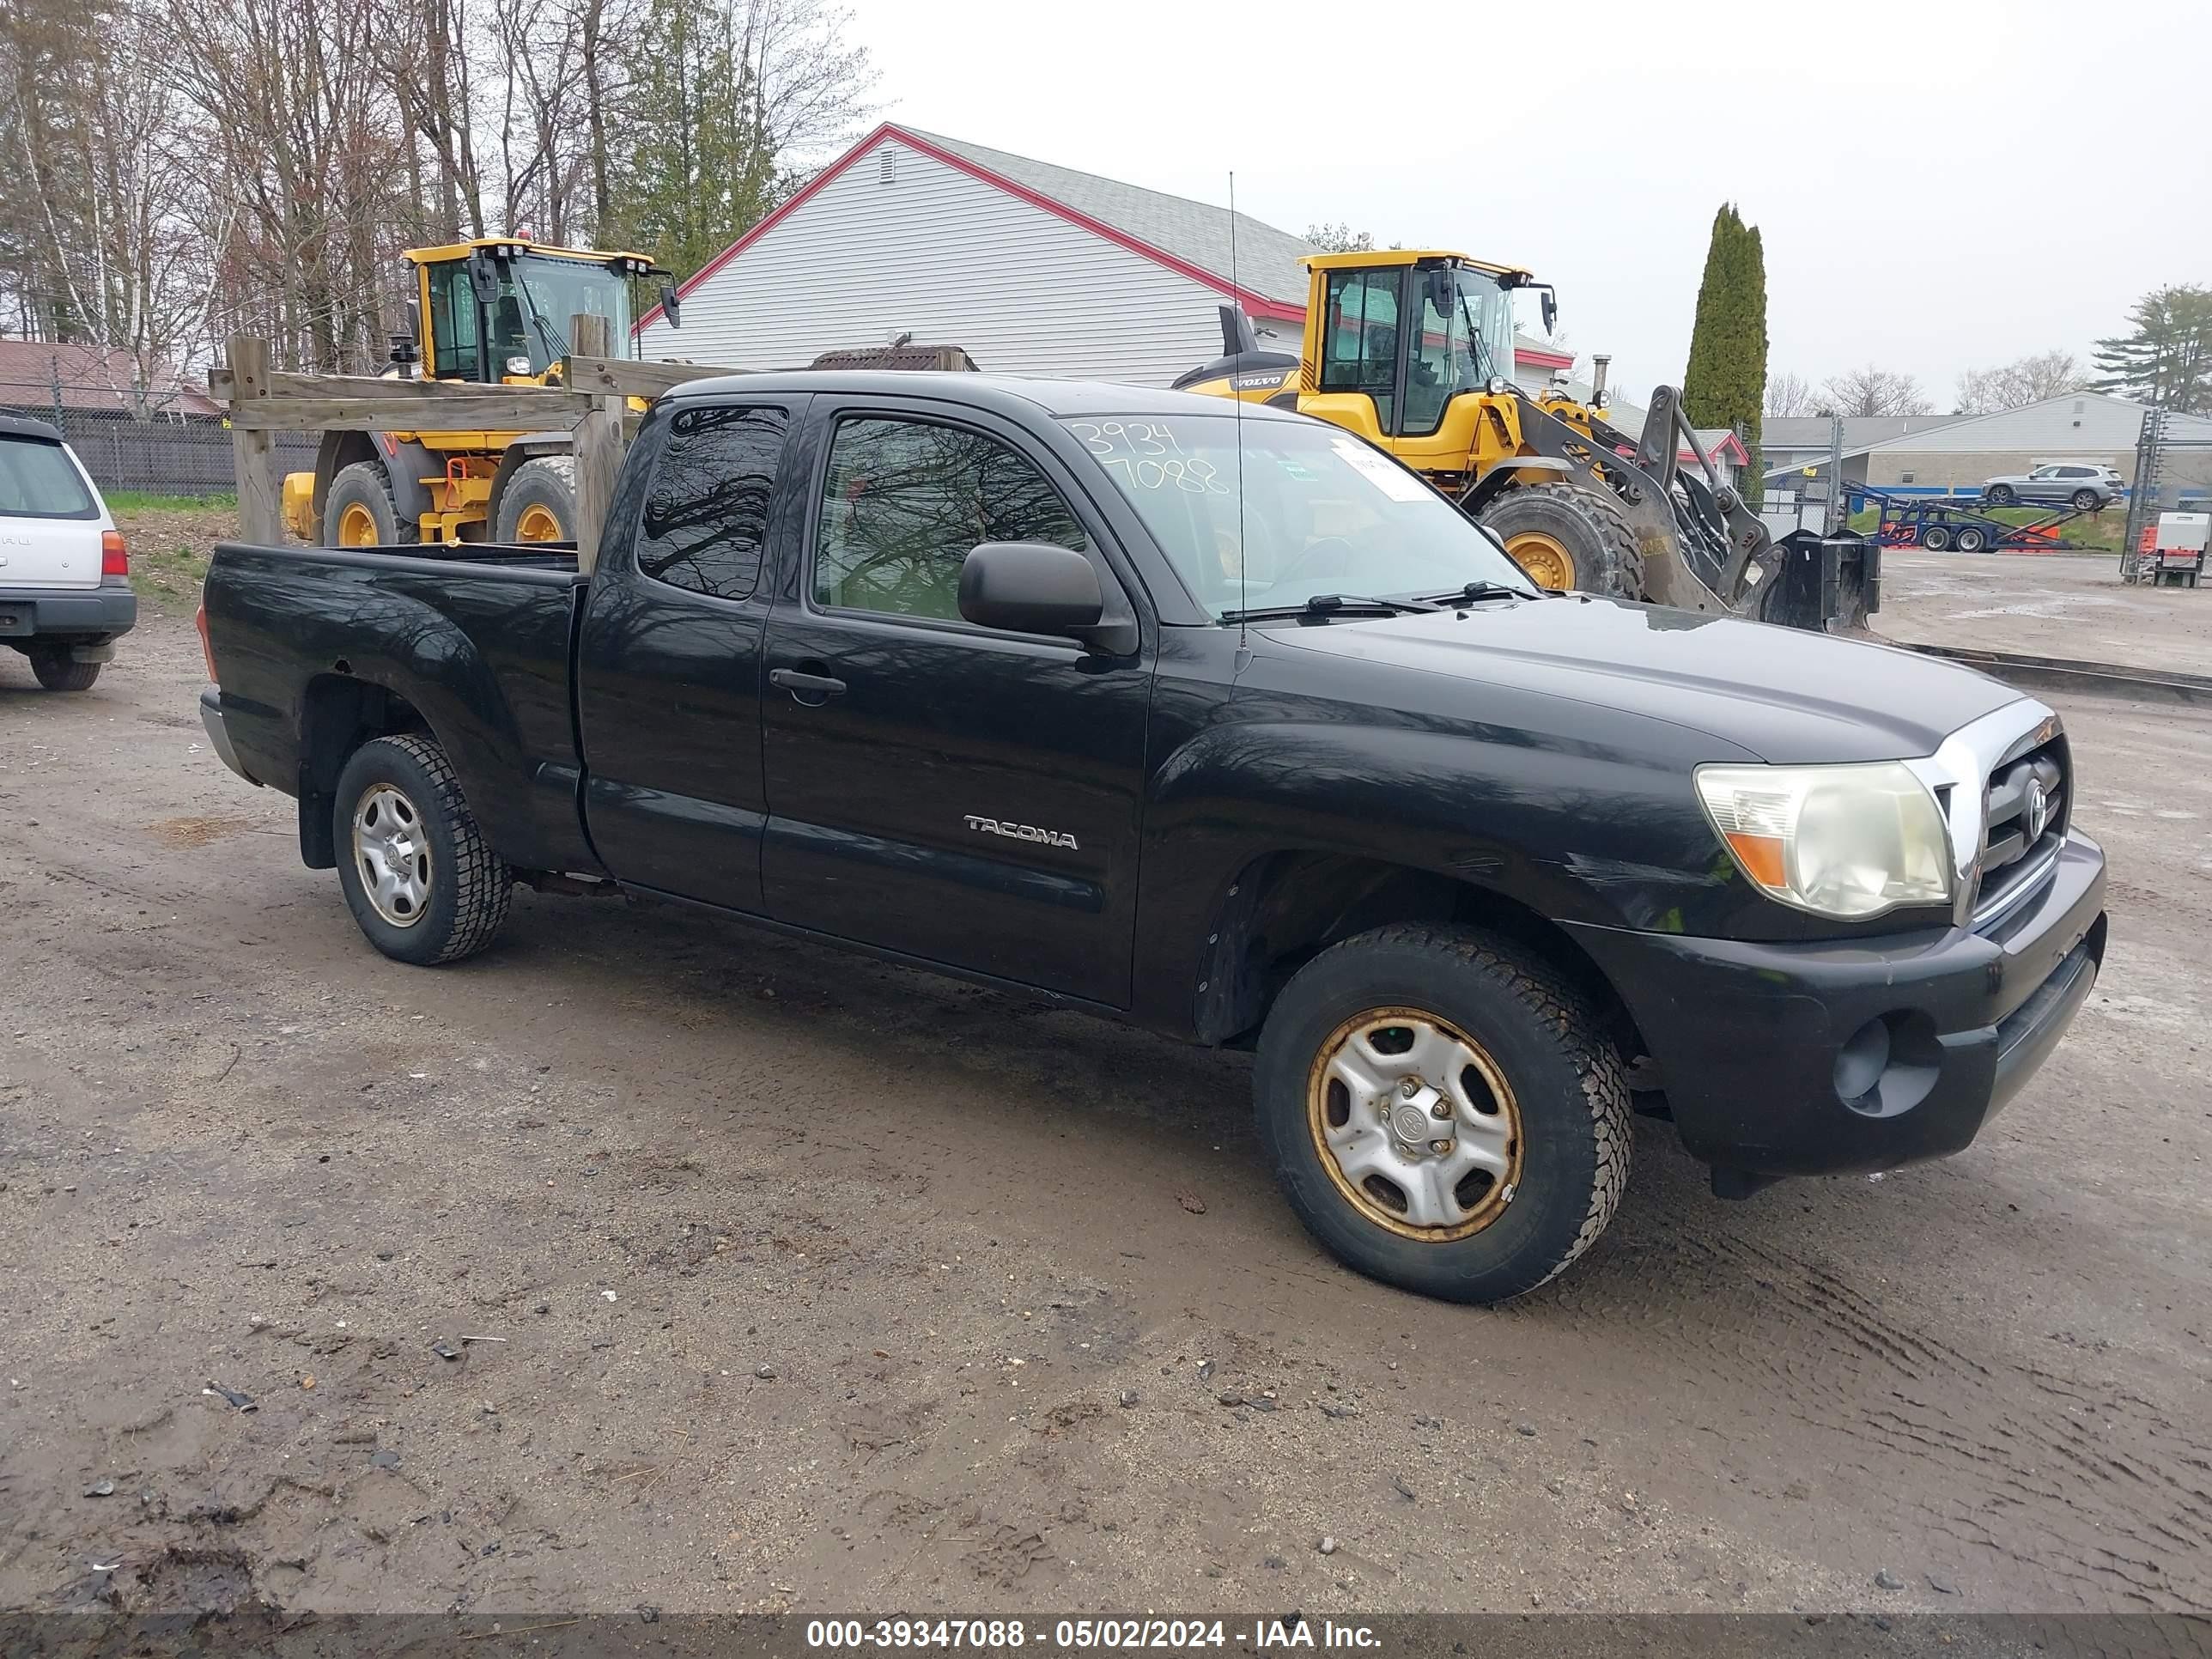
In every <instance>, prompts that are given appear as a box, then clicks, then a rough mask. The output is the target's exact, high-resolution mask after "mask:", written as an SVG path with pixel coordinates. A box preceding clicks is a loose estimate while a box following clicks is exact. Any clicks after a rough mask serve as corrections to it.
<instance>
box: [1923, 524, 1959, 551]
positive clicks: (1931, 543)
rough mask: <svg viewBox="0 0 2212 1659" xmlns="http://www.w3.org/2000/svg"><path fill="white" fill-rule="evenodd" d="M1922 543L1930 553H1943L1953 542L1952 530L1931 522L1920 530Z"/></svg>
mask: <svg viewBox="0 0 2212 1659" xmlns="http://www.w3.org/2000/svg"><path fill="white" fill-rule="evenodd" d="M1920 544H1921V546H1923V547H1924V548H1926V549H1927V550H1929V552H1930V553H1941V552H1942V550H1944V549H1945V548H1947V547H1948V546H1950V544H1951V532H1950V530H1949V529H1948V527H1947V526H1943V525H1940V524H1931V525H1929V526H1928V527H1927V528H1926V529H1924V530H1923V531H1922V532H1920Z"/></svg>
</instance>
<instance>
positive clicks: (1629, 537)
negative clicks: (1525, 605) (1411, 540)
mask: <svg viewBox="0 0 2212 1659" xmlns="http://www.w3.org/2000/svg"><path fill="white" fill-rule="evenodd" d="M1475 520H1476V522H1477V523H1479V524H1480V525H1482V526H1485V527H1486V528H1487V529H1488V530H1490V532H1492V534H1494V535H1495V536H1496V537H1497V538H1498V540H1500V541H1502V542H1504V544H1505V550H1506V551H1507V552H1508V553H1510V554H1511V555H1512V556H1513V560H1514V562H1515V563H1516V564H1518V565H1519V566H1520V567H1521V568H1522V569H1523V570H1525V571H1527V572H1528V576H1529V579H1530V580H1532V581H1534V582H1535V583H1536V585H1537V586H1540V587H1547V588H1551V589H1553V590H1554V591H1555V592H1567V591H1568V590H1570V589H1571V590H1573V591H1575V592H1583V593H1604V594H1609V595H1611V596H1613V598H1616V599H1642V598H1643V597H1644V555H1643V553H1642V552H1641V551H1640V550H1638V547H1637V544H1636V532H1635V531H1634V530H1633V529H1632V528H1631V527H1630V526H1629V523H1628V520H1627V519H1626V517H1625V516H1623V514H1622V513H1621V511H1620V508H1619V507H1616V506H1614V505H1613V501H1611V500H1610V499H1609V498H1608V497H1607V496H1604V495H1599V494H1597V493H1596V492H1595V491H1594V490H1589V489H1583V487H1582V486H1581V485H1580V484H1572V483H1542V484H1522V485H1519V486H1516V488H1514V489H1509V490H1507V491H1506V492H1505V493H1504V495H1500V496H1498V498H1497V499H1496V500H1494V501H1492V502H1490V504H1489V505H1488V506H1486V507H1484V508H1483V509H1482V510H1481V512H1480V513H1477V514H1476V515H1475Z"/></svg>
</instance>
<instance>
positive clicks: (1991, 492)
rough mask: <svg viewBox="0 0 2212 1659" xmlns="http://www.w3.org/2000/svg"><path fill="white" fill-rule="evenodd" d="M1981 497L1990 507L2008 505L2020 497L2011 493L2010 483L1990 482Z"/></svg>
mask: <svg viewBox="0 0 2212 1659" xmlns="http://www.w3.org/2000/svg"><path fill="white" fill-rule="evenodd" d="M1982 499H1983V501H1986V502H1987V503H1988V504H1989V505H1990V506H1991V507H2010V506H2011V505H2012V504H2013V503H2014V502H2015V501H2018V500H2019V499H2020V498H2019V497H2018V496H2016V495H2014V494H2013V493H2012V486H2011V485H2010V484H1991V485H1990V487H1989V488H1988V489H1984V491H1983V492H1982Z"/></svg>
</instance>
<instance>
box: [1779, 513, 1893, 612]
mask: <svg viewBox="0 0 2212 1659" xmlns="http://www.w3.org/2000/svg"><path fill="white" fill-rule="evenodd" d="M1774 548H1775V551H1777V552H1778V553H1779V554H1780V555H1781V556H1782V562H1781V564H1780V567H1779V568H1778V569H1777V570H1776V571H1775V574H1774V576H1773V579H1772V580H1771V581H1770V582H1769V583H1768V584H1767V586H1766V588H1765V593H1764V594H1763V595H1762V597H1761V600H1760V605H1759V620H1760V621H1761V622H1767V623H1780V624H1781V625H1782V626H1783V627H1784V628H1805V629H1811V630H1813V631H1814V633H1826V634H1864V633H1865V632H1866V631H1867V618H1868V617H1870V616H1871V615H1873V614H1874V612H1875V611H1879V610H1880V609H1881V543H1880V542H1877V541H1876V540H1875V539H1874V538H1872V537H1871V536H1861V535H1857V534H1856V533H1854V532H1849V531H1846V532H1843V533H1841V534H1839V535H1834V536H1823V535H1822V534H1821V533H1820V532H1819V531H1817V530H1796V531H1792V532H1790V534H1789V535H1787V536H1784V538H1782V539H1781V540H1780V541H1778V542H1777V543H1775V544H1774Z"/></svg>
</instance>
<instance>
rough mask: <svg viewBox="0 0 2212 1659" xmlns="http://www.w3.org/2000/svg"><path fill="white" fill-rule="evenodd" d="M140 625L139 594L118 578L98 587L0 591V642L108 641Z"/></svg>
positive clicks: (15, 588)
mask: <svg viewBox="0 0 2212 1659" xmlns="http://www.w3.org/2000/svg"><path fill="white" fill-rule="evenodd" d="M137 622H138V596H137V594H136V593H133V592H131V585H130V584H129V583H128V582H126V581H124V580H120V579H118V580H113V581H105V582H102V583H101V584H100V586H97V587H0V640H26V639H41V640H51V639H70V640H85V641H93V640H112V639H113V638H114V637H115V636H116V635H118V634H128V633H129V632H130V631H131V629H132V628H134V627H136V626H137Z"/></svg>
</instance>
